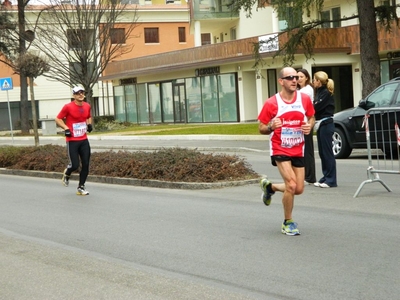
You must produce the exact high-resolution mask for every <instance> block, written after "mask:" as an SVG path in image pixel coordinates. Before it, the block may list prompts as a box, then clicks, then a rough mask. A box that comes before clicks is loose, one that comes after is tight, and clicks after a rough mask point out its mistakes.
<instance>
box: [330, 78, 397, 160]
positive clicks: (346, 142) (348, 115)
mask: <svg viewBox="0 0 400 300" xmlns="http://www.w3.org/2000/svg"><path fill="white" fill-rule="evenodd" d="M393 107H400V77H397V78H394V79H392V80H390V81H389V82H387V83H384V84H382V85H381V86H379V87H378V88H377V89H375V90H374V91H373V92H372V93H371V94H369V95H368V96H367V97H366V98H365V99H362V100H360V103H359V105H358V106H357V107H354V108H349V109H346V110H343V111H340V112H338V113H336V114H335V115H334V116H333V120H334V124H335V131H334V134H333V143H332V147H333V152H334V154H335V157H336V158H347V157H349V156H350V154H351V152H352V151H353V149H360V148H362V149H366V148H367V138H366V134H365V126H363V125H364V124H363V122H364V117H365V114H366V112H367V111H368V110H369V109H371V108H393ZM372 114H375V116H372V115H371V117H370V118H369V129H370V132H371V135H370V139H371V145H377V147H378V148H379V149H381V150H382V151H384V152H385V153H386V154H388V153H390V152H389V151H391V153H392V155H395V154H398V145H397V140H396V136H395V130H394V123H397V122H398V123H399V125H400V110H395V111H392V112H389V113H383V112H379V111H377V112H372ZM382 118H385V120H383V119H382ZM382 124H386V125H382ZM387 124H389V125H387ZM382 126H383V127H384V128H382ZM389 132H390V134H391V136H390V138H389V135H388V133H389ZM382 137H384V138H383V140H384V141H385V144H384V143H383V142H382ZM372 143H374V144H372ZM392 147H395V148H392ZM393 149H395V150H394V151H393Z"/></svg>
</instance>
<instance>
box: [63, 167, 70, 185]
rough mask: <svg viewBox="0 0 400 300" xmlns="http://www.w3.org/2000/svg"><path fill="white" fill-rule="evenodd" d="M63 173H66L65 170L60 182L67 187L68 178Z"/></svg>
mask: <svg viewBox="0 0 400 300" xmlns="http://www.w3.org/2000/svg"><path fill="white" fill-rule="evenodd" d="M65 172H67V169H65V170H64V173H63V176H62V178H61V181H62V184H63V185H64V186H68V185H69V176H68V175H67V174H65Z"/></svg>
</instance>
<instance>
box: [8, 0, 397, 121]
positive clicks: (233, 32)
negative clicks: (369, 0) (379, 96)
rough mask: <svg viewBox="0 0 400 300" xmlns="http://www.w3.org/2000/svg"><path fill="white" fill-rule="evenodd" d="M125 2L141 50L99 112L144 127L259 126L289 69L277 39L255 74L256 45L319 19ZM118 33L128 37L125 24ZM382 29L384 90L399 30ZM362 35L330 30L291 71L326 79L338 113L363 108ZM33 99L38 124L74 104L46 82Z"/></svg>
mask: <svg viewBox="0 0 400 300" xmlns="http://www.w3.org/2000/svg"><path fill="white" fill-rule="evenodd" d="M123 1H125V0H123ZM127 1H131V2H132V1H133V2H132V4H131V5H133V6H134V7H136V8H137V9H138V12H139V18H140V19H139V26H138V27H137V28H136V29H137V31H136V37H135V41H134V44H135V47H134V48H133V51H132V52H131V53H129V54H126V55H124V56H122V57H119V58H118V59H116V60H115V61H113V62H112V63H110V64H109V65H108V67H107V69H106V70H105V72H104V73H103V74H102V77H101V81H100V82H99V84H98V86H97V89H96V90H95V91H94V93H95V95H96V97H97V100H96V101H97V103H96V104H95V106H96V114H97V115H113V116H115V118H116V120H118V121H121V122H125V121H127V122H133V123H138V124H157V123H218V122H251V121H255V120H256V119H257V116H258V112H259V111H260V110H261V108H262V106H263V103H264V101H265V100H266V99H267V98H268V97H270V96H272V95H273V94H275V93H276V92H277V91H278V86H277V74H278V72H279V70H280V69H281V68H282V66H283V62H282V60H281V59H279V58H273V53H274V51H275V50H276V48H275V47H277V46H279V45H280V44H283V43H285V40H284V36H280V37H279V42H278V43H276V44H275V45H270V46H267V47H265V48H263V47H261V49H260V53H259V55H260V56H261V57H262V58H263V61H264V64H263V65H262V66H260V67H259V68H258V69H256V68H254V63H255V60H254V50H253V49H254V44H256V43H258V42H259V41H260V40H268V39H269V38H271V37H274V36H275V35H276V34H277V33H279V32H281V31H282V30H284V29H285V28H286V27H287V26H288V24H289V23H290V22H293V21H296V20H298V18H301V19H302V20H303V21H307V20H312V19H316V18H319V17H320V16H318V15H317V12H316V11H313V10H311V11H310V14H309V15H307V14H305V13H304V14H303V12H294V11H291V10H290V9H289V8H288V11H287V14H286V15H282V16H278V15H277V13H276V12H275V11H274V9H273V7H271V6H268V5H265V6H264V7H262V8H261V7H258V6H257V5H258V4H257V3H256V4H255V6H254V7H253V10H252V16H251V18H249V17H247V15H246V13H244V12H240V13H238V14H234V13H232V12H231V11H230V9H229V7H228V6H227V3H229V0H188V2H187V3H186V1H164V0H153V1H147V0H146V1H144V0H138V1H137V0H127ZM131 2H129V3H131ZM375 2H376V5H378V4H382V3H384V2H385V1H375ZM386 2H388V1H386ZM399 2H400V1H399V0H396V3H399ZM127 13H129V11H127ZM356 13H357V6H356V2H355V1H343V0H326V1H325V8H324V11H323V12H322V16H323V17H324V18H327V19H330V20H335V19H337V17H338V16H343V15H348V16H349V15H353V14H356ZM119 26H120V27H121V28H123V26H124V24H123V22H122V23H121V24H119ZM377 26H378V29H379V36H378V39H379V56H380V58H381V75H382V82H386V81H388V80H390V79H391V78H393V77H394V76H397V75H396V74H397V73H396V72H397V70H399V69H400V59H399V58H400V50H399V49H400V39H399V38H398V35H399V34H400V30H399V29H398V28H397V27H396V26H393V28H392V31H391V32H390V33H388V32H386V31H385V30H384V29H382V28H380V27H379V25H377ZM358 30H359V28H358V23H357V19H353V20H349V21H342V22H332V23H331V24H330V25H329V26H327V27H324V28H320V29H318V34H317V35H316V36H315V39H316V40H315V48H314V56H313V58H312V59H309V60H307V59H306V58H305V56H304V54H302V53H299V54H296V55H295V59H296V60H295V64H294V65H293V67H295V68H305V69H307V70H308V71H309V72H310V74H313V73H315V72H317V71H320V70H323V71H325V72H327V73H328V75H329V76H330V78H332V79H333V80H334V81H335V102H336V110H337V111H340V110H343V109H346V108H349V107H353V106H355V105H357V104H358V102H359V100H360V99H361V94H362V93H361V89H362V83H361V65H360V45H359V31H358ZM2 70H3V69H2ZM3 74H4V73H3ZM35 83H36V82H35ZM35 89H36V90H37V91H38V93H39V95H40V97H39V98H38V100H39V115H40V118H44V117H49V118H52V117H54V116H55V112H57V110H58V109H59V108H60V107H61V106H62V105H63V104H64V103H65V102H67V101H69V100H70V99H69V97H70V87H67V86H61V85H60V84H57V83H51V82H49V81H48V80H47V79H45V78H38V79H37V87H35ZM49 91H50V92H49ZM13 93H18V89H16V90H15V91H13ZM15 96H16V94H15ZM15 98H16V99H18V97H15Z"/></svg>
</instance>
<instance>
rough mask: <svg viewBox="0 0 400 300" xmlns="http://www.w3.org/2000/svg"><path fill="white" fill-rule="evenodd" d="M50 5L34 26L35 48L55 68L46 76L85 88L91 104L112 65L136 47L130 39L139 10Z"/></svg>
mask: <svg viewBox="0 0 400 300" xmlns="http://www.w3.org/2000/svg"><path fill="white" fill-rule="evenodd" d="M49 2H50V5H49V6H47V7H46V8H45V9H43V10H42V11H41V12H40V13H39V15H38V17H37V22H36V24H35V25H34V28H35V34H36V38H35V40H34V41H33V46H35V48H37V49H39V50H40V52H41V53H43V54H44V55H45V56H46V57H47V58H48V59H49V64H50V67H51V69H50V72H48V73H46V74H44V76H46V77H49V78H51V79H54V80H57V81H60V82H62V83H64V84H66V85H68V86H73V85H77V84H80V85H82V86H83V87H84V88H85V90H86V93H87V101H88V102H89V103H91V102H92V89H93V86H94V85H95V84H96V83H97V82H98V81H99V77H100V76H101V74H102V72H103V71H104V70H105V68H106V67H107V65H108V63H109V62H110V61H112V60H114V59H115V58H117V57H119V56H121V55H123V54H125V53H128V52H130V51H132V48H133V47H134V44H133V43H132V42H129V40H130V39H131V38H132V31H133V29H134V28H135V27H136V22H137V15H136V9H132V10H131V11H130V12H129V13H126V5H121V4H117V3H116V2H117V1H100V2H99V1H96V0H79V1H78V0H76V2H75V1H73V2H71V4H65V1H60V0H50V1H49ZM92 107H93V106H92Z"/></svg>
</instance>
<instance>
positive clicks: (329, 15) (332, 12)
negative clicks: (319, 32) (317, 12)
mask: <svg viewBox="0 0 400 300" xmlns="http://www.w3.org/2000/svg"><path fill="white" fill-rule="evenodd" d="M340 18H341V16H340V7H334V8H331V9H328V10H325V11H322V12H321V20H324V21H333V22H329V23H324V24H322V28H331V27H332V28H338V27H341V21H340Z"/></svg>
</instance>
